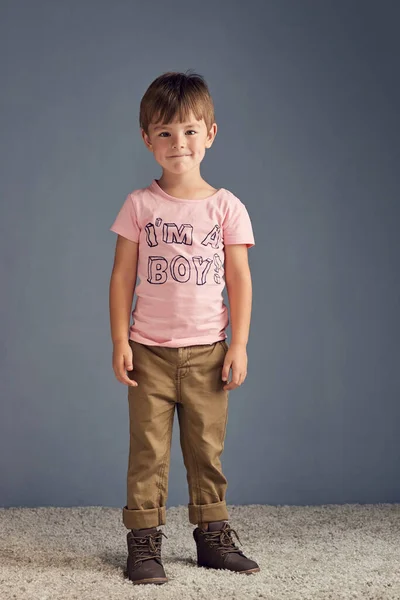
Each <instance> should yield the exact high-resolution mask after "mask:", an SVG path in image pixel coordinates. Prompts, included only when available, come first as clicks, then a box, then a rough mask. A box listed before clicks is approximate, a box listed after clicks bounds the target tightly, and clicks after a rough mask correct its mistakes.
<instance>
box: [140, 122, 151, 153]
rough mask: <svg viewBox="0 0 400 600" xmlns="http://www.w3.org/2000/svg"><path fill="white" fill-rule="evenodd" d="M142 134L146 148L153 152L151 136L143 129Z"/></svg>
mask: <svg viewBox="0 0 400 600" xmlns="http://www.w3.org/2000/svg"><path fill="white" fill-rule="evenodd" d="M140 133H141V135H142V139H143V141H144V143H145V145H146V148H148V149H149V150H151V151H152V143H151V141H150V138H149V136H148V135H147V133H146V132H145V130H144V129H142V128H141V129H140Z"/></svg>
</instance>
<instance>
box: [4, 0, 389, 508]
mask: <svg viewBox="0 0 400 600" xmlns="http://www.w3.org/2000/svg"><path fill="white" fill-rule="evenodd" d="M399 17H400V9H399V3H397V2H388V1H382V0H381V1H379V2H378V1H376V2H367V1H354V0H353V1H351V2H346V1H340V0H335V1H332V2H331V1H327V0H325V1H324V0H320V1H308V0H303V1H300V0H293V1H289V0H279V1H278V0H276V1H274V2H271V1H269V2H268V1H253V2H238V1H237V2H226V3H224V2H217V3H215V4H214V3H213V2H211V1H207V2H203V3H201V4H200V5H198V3H193V4H191V5H188V3H187V2H183V1H182V2H181V1H172V2H168V3H165V2H161V1H158V2H157V3H156V4H154V3H149V4H147V5H146V4H145V3H143V2H139V1H131V2H129V1H116V2H111V1H110V2H105V1H96V2H95V1H94V0H93V1H86V2H81V3H80V2H77V1H70V2H61V1H58V2H46V1H44V0H38V1H37V2H34V3H33V2H28V1H25V2H18V3H14V2H11V1H9V2H2V3H1V32H0V33H1V35H0V45H1V57H2V65H1V69H2V73H1V88H2V94H1V103H2V110H1V130H2V134H3V135H2V140H1V169H2V173H1V179H0V186H1V215H0V216H1V237H0V244H1V246H0V250H1V273H0V275H1V282H2V284H3V285H2V292H1V317H2V318H1V328H2V344H1V374H0V385H1V391H0V394H1V418H0V486H1V491H0V505H1V506H46V505H60V506H72V505H108V506H115V507H118V506H122V505H123V504H124V503H125V480H126V468H127V461H128V443H129V440H128V406H127V388H126V387H125V386H123V385H122V384H120V383H119V382H118V381H117V380H116V379H115V377H114V374H113V371H112V367H111V353H112V345H111V340H110V332H109V315H108V284H109V278H110V274H111V268H112V262H113V256H114V247H115V241H116V236H115V234H113V233H112V232H110V231H109V227H110V226H111V223H112V222H113V220H114V218H115V216H116V214H117V212H118V211H119V209H120V207H121V205H122V202H123V200H124V198H125V196H126V194H127V193H128V192H129V191H131V190H132V189H135V188H139V187H143V186H145V185H148V184H149V183H150V181H151V179H152V178H154V177H158V176H159V175H160V174H161V168H160V167H159V165H158V164H157V163H156V162H155V161H154V159H153V157H152V155H151V154H150V153H149V152H148V151H147V150H146V149H145V146H144V144H143V142H142V140H141V138H140V134H139V125H138V119H137V117H138V111H139V102H140V98H141V96H142V94H143V93H144V91H145V89H146V87H147V86H148V85H149V84H150V82H151V81H152V80H153V79H154V78H155V77H157V76H158V75H159V74H161V73H162V72H164V71H167V70H180V71H184V70H186V69H189V68H191V69H195V70H196V71H198V72H199V73H201V74H203V75H204V76H205V77H206V79H207V81H208V83H209V86H210V89H211V92H212V94H213V97H214V101H215V109H216V120H217V123H218V126H219V130H218V134H217V138H216V140H215V143H214V145H213V147H212V149H211V150H209V151H208V152H207V156H206V158H205V159H204V162H203V164H202V173H203V176H204V177H205V179H206V180H207V181H209V183H210V184H212V185H213V186H216V187H220V186H223V187H226V188H228V189H230V190H231V191H233V193H235V194H236V195H237V196H238V197H239V198H241V199H242V201H243V202H244V203H245V204H246V206H247V208H248V210H249V213H250V216H251V218H252V221H253V226H254V233H255V238H256V246H255V248H253V249H251V250H250V251H249V258H250V264H251V269H252V274H253V287H254V302H253V319H252V326H251V332H250V341H249V345H248V357H249V366H248V377H247V380H246V381H245V383H244V384H243V386H242V387H241V388H239V389H237V390H235V391H233V392H231V394H230V413H229V419H228V432H227V438H226V443H225V452H224V454H223V466H224V471H225V474H226V476H227V477H228V481H229V485H228V495H227V500H228V502H229V503H238V504H249V503H267V504H320V503H345V502H360V503H375V502H399V501H400V480H399V477H398V473H399V458H400V443H399V433H398V427H399V417H400V393H399V392H400V376H399V373H400V369H399V358H400V357H399V339H400V331H399V329H400V327H399V325H400V319H399V299H400V284H399V272H398V261H399V255H400V253H399V246H400V243H399V236H398V227H399V216H400V209H399V188H400V185H399V175H398V162H399V145H400V144H399V102H400V98H399V84H398V70H399V50H400V43H399V37H398V22H399ZM225 298H226V292H225ZM228 333H229V334H230V332H228ZM187 501H188V493H187V487H186V474H185V471H184V466H183V461H182V458H181V454H180V447H179V440H178V424H177V421H175V429H174V438H173V448H172V465H171V472H170V489H169V501H168V506H172V505H177V504H186V503H187Z"/></svg>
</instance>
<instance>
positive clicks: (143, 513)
mask: <svg viewBox="0 0 400 600" xmlns="http://www.w3.org/2000/svg"><path fill="white" fill-rule="evenodd" d="M122 522H123V524H124V525H125V527H126V528H127V529H145V528H146V529H147V528H148V527H158V526H159V525H165V524H166V522H167V521H166V508H165V506H159V507H158V508H147V509H139V510H137V509H133V510H132V509H129V508H128V507H127V506H124V508H123V510H122Z"/></svg>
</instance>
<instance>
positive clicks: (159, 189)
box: [150, 179, 223, 203]
mask: <svg viewBox="0 0 400 600" xmlns="http://www.w3.org/2000/svg"><path fill="white" fill-rule="evenodd" d="M150 187H152V188H153V190H154V191H155V192H156V193H158V194H160V195H161V196H163V197H164V198H167V199H168V200H172V201H173V202H187V203H189V202H206V201H207V200H211V199H212V198H215V197H216V196H218V194H219V193H220V192H222V190H223V188H219V189H218V190H217V191H216V192H214V193H213V194H211V196H207V197H206V198H193V199H190V198H177V197H176V196H171V195H170V194H167V192H165V191H164V190H163V189H162V187H161V186H160V185H159V184H158V182H157V179H153V181H152V183H151V186H150Z"/></svg>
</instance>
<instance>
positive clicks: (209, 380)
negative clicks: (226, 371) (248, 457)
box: [177, 340, 229, 525]
mask: <svg viewBox="0 0 400 600" xmlns="http://www.w3.org/2000/svg"><path fill="white" fill-rule="evenodd" d="M227 350H228V345H227V343H226V342H225V341H224V340H223V341H220V342H215V343H214V344H209V345H198V346H188V347H186V348H182V349H181V353H182V363H181V365H182V366H181V368H180V369H179V370H178V376H177V383H178V398H177V400H178V404H177V411H178V419H179V427H180V442H181V447H182V453H183V460H184V463H185V466H186V471H187V481H188V485H189V505H188V509H189V521H190V523H192V524H193V525H197V524H198V523H209V522H211V521H223V520H227V519H228V518H229V517H228V511H227V508H226V502H225V494H226V488H227V480H226V478H225V476H224V474H223V472H222V467H221V461H220V456H221V454H222V451H223V448H224V441H225V433H226V424H227V419H228V394H229V391H226V390H224V389H223V386H224V385H225V382H223V381H222V378H221V376H222V367H223V363H224V359H225V355H226V352H227Z"/></svg>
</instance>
